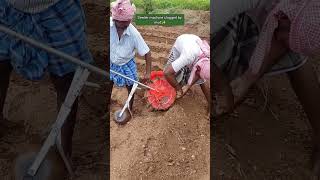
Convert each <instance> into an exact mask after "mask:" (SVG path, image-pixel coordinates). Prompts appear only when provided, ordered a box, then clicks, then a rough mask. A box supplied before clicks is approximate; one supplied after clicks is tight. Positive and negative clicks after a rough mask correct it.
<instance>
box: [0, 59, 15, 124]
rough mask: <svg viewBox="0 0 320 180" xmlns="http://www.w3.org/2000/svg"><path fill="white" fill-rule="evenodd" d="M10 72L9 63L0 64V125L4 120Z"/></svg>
mask: <svg viewBox="0 0 320 180" xmlns="http://www.w3.org/2000/svg"><path fill="white" fill-rule="evenodd" d="M11 71H12V67H11V64H10V61H3V62H0V111H1V112H0V124H1V121H2V120H3V119H4V117H3V108H4V103H5V100H6V97H7V91H8V87H9V83H10V74H11Z"/></svg>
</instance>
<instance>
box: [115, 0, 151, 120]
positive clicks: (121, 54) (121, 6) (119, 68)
mask: <svg viewBox="0 0 320 180" xmlns="http://www.w3.org/2000/svg"><path fill="white" fill-rule="evenodd" d="M111 13H112V18H111V19H110V69H111V70H114V71H116V72H118V73H121V74H123V75H125V76H127V77H129V78H131V79H134V80H136V81H138V72H137V65H136V62H135V59H134V57H135V50H137V51H138V53H139V55H140V56H144V58H145V60H146V72H145V75H144V79H143V81H146V80H147V79H149V78H150V73H151V53H150V49H149V47H148V45H147V44H146V42H145V41H144V40H143V38H142V36H141V34H140V33H139V32H138V30H137V29H136V28H135V27H134V26H133V25H132V24H131V21H132V19H133V16H134V13H135V6H134V5H132V4H131V3H130V0H117V1H116V2H115V3H112V7H111ZM110 80H111V81H112V83H111V86H113V84H115V85H116V86H119V87H124V86H125V87H126V88H127V90H128V94H129V93H130V91H131V89H132V87H133V84H134V82H133V81H130V80H128V79H125V78H123V77H121V76H119V75H116V74H114V73H110ZM133 100H134V96H133V97H132V99H131V101H130V103H129V109H132V107H133ZM128 111H129V110H128V109H127V112H128ZM124 123H126V122H124Z"/></svg>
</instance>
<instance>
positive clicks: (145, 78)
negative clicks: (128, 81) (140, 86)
mask: <svg viewBox="0 0 320 180" xmlns="http://www.w3.org/2000/svg"><path fill="white" fill-rule="evenodd" d="M142 83H144V84H150V83H151V80H150V73H146V74H144V76H143V78H142Z"/></svg>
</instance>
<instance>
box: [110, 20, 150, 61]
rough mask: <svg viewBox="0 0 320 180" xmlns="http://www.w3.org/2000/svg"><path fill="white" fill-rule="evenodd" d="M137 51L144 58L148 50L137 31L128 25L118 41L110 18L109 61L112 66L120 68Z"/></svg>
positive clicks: (115, 29)
mask: <svg viewBox="0 0 320 180" xmlns="http://www.w3.org/2000/svg"><path fill="white" fill-rule="evenodd" d="M135 50H137V52H138V54H139V55H140V56H144V55H145V54H147V53H148V52H149V51H150V48H149V47H148V45H147V44H146V42H145V41H144V40H143V38H142V36H141V34H140V33H139V32H138V30H137V29H136V28H135V27H134V26H133V25H132V24H130V25H129V26H128V27H127V29H126V30H125V31H124V32H123V34H122V37H121V40H119V36H118V32H117V28H116V26H115V24H114V22H113V21H112V18H110V61H111V63H113V64H116V65H119V66H122V65H124V64H126V63H128V62H129V61H130V60H131V59H132V58H134V56H135Z"/></svg>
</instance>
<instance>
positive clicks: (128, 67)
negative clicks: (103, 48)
mask: <svg viewBox="0 0 320 180" xmlns="http://www.w3.org/2000/svg"><path fill="white" fill-rule="evenodd" d="M110 69H111V70H113V71H115V72H118V73H120V74H123V75H125V76H127V77H129V78H131V79H134V80H136V81H138V80H139V78H138V73H137V65H136V62H135V61H134V59H131V60H130V61H129V62H128V63H127V64H124V65H122V66H119V65H116V64H113V63H111V62H110ZM110 80H111V81H113V82H114V84H115V85H117V86H119V87H123V86H132V85H133V84H134V82H133V81H130V80H128V79H126V78H123V77H121V76H119V75H116V74H114V73H111V72H110Z"/></svg>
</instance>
